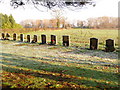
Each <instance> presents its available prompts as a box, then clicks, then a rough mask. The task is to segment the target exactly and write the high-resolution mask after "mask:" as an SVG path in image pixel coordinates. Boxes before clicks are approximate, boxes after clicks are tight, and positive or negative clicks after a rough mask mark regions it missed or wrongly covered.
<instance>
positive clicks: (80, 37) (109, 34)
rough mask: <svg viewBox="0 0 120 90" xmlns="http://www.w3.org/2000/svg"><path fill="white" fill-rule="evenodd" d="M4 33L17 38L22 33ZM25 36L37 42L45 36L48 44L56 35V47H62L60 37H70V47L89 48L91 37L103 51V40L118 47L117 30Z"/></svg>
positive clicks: (28, 32)
mask: <svg viewBox="0 0 120 90" xmlns="http://www.w3.org/2000/svg"><path fill="white" fill-rule="evenodd" d="M4 32H5V33H7V32H8V33H9V32H10V34H11V36H12V34H13V33H18V38H19V34H20V33H21V32H22V31H21V30H19V31H17V30H16V32H15V31H14V32H11V31H10V30H7V31H4ZM23 34H24V35H25V39H26V35H28V34H29V35H31V38H33V35H38V42H41V34H45V35H47V42H48V43H49V42H50V35H56V36H57V41H58V45H62V36H63V35H69V36H70V41H71V46H79V47H85V48H88V47H89V39H90V38H92V37H95V38H98V39H99V48H100V49H104V47H105V40H107V39H113V40H115V46H116V47H118V30H117V29H116V30H111V29H110V30H105V29H69V30H66V29H63V30H44V31H43V30H37V31H35V30H33V31H32V30H30V31H29V30H27V31H25V30H24V32H23Z"/></svg>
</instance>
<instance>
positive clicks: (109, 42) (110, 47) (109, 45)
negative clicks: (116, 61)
mask: <svg viewBox="0 0 120 90" xmlns="http://www.w3.org/2000/svg"><path fill="white" fill-rule="evenodd" d="M105 51H106V52H113V51H115V48H114V40H112V39H107V40H106V48H105Z"/></svg>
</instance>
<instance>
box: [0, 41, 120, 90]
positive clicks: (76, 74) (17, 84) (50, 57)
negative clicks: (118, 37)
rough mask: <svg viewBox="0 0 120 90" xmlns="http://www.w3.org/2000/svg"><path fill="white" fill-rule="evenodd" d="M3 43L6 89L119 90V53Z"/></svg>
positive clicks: (3, 80) (3, 78)
mask: <svg viewBox="0 0 120 90" xmlns="http://www.w3.org/2000/svg"><path fill="white" fill-rule="evenodd" d="M0 42H1V44H2V45H1V47H2V52H0V53H1V54H0V55H1V58H2V59H1V62H2V63H1V65H2V85H3V88H32V89H36V88H44V89H50V88H53V89H55V88H57V89H58V88H73V89H77V88H78V89H80V88H81V89H98V90H99V89H105V88H106V89H107V88H109V89H112V88H114V89H115V88H116V89H118V85H119V83H118V77H119V75H120V74H119V73H118V68H119V66H118V63H117V53H115V52H110V53H106V52H103V51H99V50H95V51H94V52H93V51H91V50H87V49H80V48H76V47H62V46H49V45H38V44H26V43H20V42H13V41H0ZM6 47H7V48H6ZM97 62H99V63H97Z"/></svg>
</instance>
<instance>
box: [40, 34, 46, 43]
mask: <svg viewBox="0 0 120 90" xmlns="http://www.w3.org/2000/svg"><path fill="white" fill-rule="evenodd" d="M41 40H42V44H46V35H41Z"/></svg>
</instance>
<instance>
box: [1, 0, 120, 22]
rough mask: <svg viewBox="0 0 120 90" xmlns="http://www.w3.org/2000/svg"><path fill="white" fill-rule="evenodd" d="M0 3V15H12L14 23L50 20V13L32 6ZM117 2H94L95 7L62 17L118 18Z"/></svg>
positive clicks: (98, 0) (70, 18)
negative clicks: (27, 20) (15, 7)
mask: <svg viewBox="0 0 120 90" xmlns="http://www.w3.org/2000/svg"><path fill="white" fill-rule="evenodd" d="M4 1H5V2H4V3H0V13H3V14H8V15H10V14H12V15H13V17H14V18H15V20H16V22H17V23H19V22H21V21H22V20H25V19H50V18H51V14H50V12H49V11H48V12H47V11H46V12H40V11H38V10H37V9H35V8H33V7H32V6H24V7H19V8H17V9H13V8H12V7H11V6H10V4H9V2H8V0H4ZM118 1H120V0H96V6H95V7H90V8H86V9H81V10H80V11H76V12H73V11H65V13H64V16H65V17H67V19H68V20H70V21H75V20H85V19H88V18H91V17H92V18H93V17H101V16H111V17H118Z"/></svg>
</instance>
